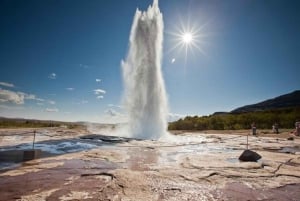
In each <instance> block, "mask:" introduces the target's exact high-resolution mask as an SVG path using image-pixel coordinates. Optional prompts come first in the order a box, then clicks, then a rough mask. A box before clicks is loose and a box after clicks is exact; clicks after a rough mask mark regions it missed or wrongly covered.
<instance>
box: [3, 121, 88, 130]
mask: <svg viewBox="0 0 300 201" xmlns="http://www.w3.org/2000/svg"><path fill="white" fill-rule="evenodd" d="M59 126H65V127H67V128H69V129H74V128H79V127H82V126H83V125H82V124H80V123H71V122H60V121H42V120H31V119H9V118H0V128H42V127H59Z"/></svg>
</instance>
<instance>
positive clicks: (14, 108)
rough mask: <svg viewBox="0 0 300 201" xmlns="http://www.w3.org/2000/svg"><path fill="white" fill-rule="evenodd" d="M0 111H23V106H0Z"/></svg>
mask: <svg viewBox="0 0 300 201" xmlns="http://www.w3.org/2000/svg"><path fill="white" fill-rule="evenodd" d="M0 108H1V109H4V110H5V109H6V110H23V109H25V108H24V107H23V106H8V105H0Z"/></svg>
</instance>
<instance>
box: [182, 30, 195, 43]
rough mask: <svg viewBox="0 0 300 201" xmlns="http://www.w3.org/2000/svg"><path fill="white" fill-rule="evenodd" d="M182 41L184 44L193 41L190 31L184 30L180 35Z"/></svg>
mask: <svg viewBox="0 0 300 201" xmlns="http://www.w3.org/2000/svg"><path fill="white" fill-rule="evenodd" d="M182 42H183V43H185V44H187V45H188V44H190V43H192V42H193V35H192V34H191V33H190V32H186V33H184V34H183V35H182Z"/></svg>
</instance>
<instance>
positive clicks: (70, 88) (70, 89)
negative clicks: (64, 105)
mask: <svg viewBox="0 0 300 201" xmlns="http://www.w3.org/2000/svg"><path fill="white" fill-rule="evenodd" d="M66 90H68V91H74V90H75V89H74V88H72V87H69V88H66Z"/></svg>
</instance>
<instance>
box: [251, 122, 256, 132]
mask: <svg viewBox="0 0 300 201" xmlns="http://www.w3.org/2000/svg"><path fill="white" fill-rule="evenodd" d="M251 128H252V135H256V125H255V122H253V123H252V124H251Z"/></svg>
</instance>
